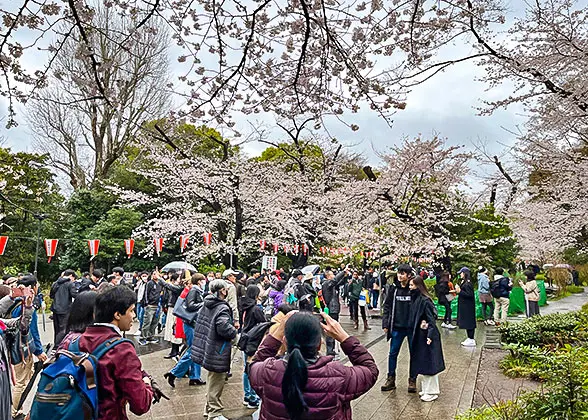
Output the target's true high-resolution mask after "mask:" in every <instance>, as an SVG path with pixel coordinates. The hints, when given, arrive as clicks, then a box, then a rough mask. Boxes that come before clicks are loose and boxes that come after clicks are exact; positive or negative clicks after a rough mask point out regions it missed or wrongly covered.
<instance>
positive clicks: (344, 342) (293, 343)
mask: <svg viewBox="0 0 588 420" xmlns="http://www.w3.org/2000/svg"><path fill="white" fill-rule="evenodd" d="M321 315H322V317H323V318H324V321H325V324H323V325H321V323H320V322H319V319H318V318H317V316H316V315H313V314H312V313H307V312H290V313H289V314H288V315H287V317H286V318H285V322H282V323H281V324H280V325H279V327H278V328H277V329H276V330H275V331H273V332H272V334H270V335H267V336H266V337H265V339H264V340H263V342H262V343H261V345H260V347H259V349H258V351H257V353H256V354H255V356H254V358H253V362H252V364H251V366H250V368H249V380H250V382H251V385H252V386H253V388H254V389H255V391H256V392H257V394H258V395H259V396H260V398H261V411H260V415H259V418H260V420H287V419H293V420H303V419H313V420H329V419H337V420H339V419H351V418H352V412H351V400H353V399H356V398H358V397H359V396H361V395H363V394H365V393H366V392H367V391H368V390H369V389H370V388H371V387H373V386H374V384H375V383H376V380H377V379H378V368H377V366H376V363H375V362H374V359H373V357H372V356H371V354H370V353H369V352H368V350H367V349H366V348H365V347H364V346H363V345H362V344H361V343H360V342H359V340H358V339H357V338H355V337H351V336H349V334H347V333H346V332H345V330H344V329H343V328H342V327H341V325H340V324H339V323H338V322H337V321H335V320H334V319H332V318H331V317H329V316H328V315H326V314H324V313H323V314H321ZM323 330H324V332H325V333H326V334H327V335H329V336H330V337H332V338H334V339H335V340H337V341H339V342H340V343H341V349H342V350H343V352H344V353H345V354H346V355H347V356H348V357H349V361H350V362H351V363H352V365H353V366H345V365H343V364H342V363H340V362H337V361H334V360H333V356H320V355H319V354H318V351H319V349H320V346H321V338H322V331H323ZM284 338H285V339H286V343H287V349H288V352H287V354H286V356H285V357H283V358H277V357H276V354H277V352H278V349H279V348H280V346H281V344H282V341H283V339H284Z"/></svg>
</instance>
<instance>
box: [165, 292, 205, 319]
mask: <svg viewBox="0 0 588 420" xmlns="http://www.w3.org/2000/svg"><path fill="white" fill-rule="evenodd" d="M203 304H204V302H200V303H197V304H196V306H197V309H196V310H195V311H194V312H191V311H189V310H188V309H186V298H178V300H177V301H176V304H175V306H174V310H173V312H172V313H173V314H174V315H175V316H176V317H178V318H180V319H181V320H182V321H184V322H186V323H188V324H191V323H193V322H194V320H195V319H196V317H197V316H198V312H200V308H202V305H203Z"/></svg>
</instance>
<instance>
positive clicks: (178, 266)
mask: <svg viewBox="0 0 588 420" xmlns="http://www.w3.org/2000/svg"><path fill="white" fill-rule="evenodd" d="M185 270H190V271H191V272H193V273H196V272H198V270H197V269H196V267H194V266H193V265H192V264H188V263H187V262H186V261H174V262H170V263H169V264H166V265H165V267H163V268H162V269H161V271H162V272H164V273H167V272H170V271H185Z"/></svg>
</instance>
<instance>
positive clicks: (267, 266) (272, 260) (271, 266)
mask: <svg viewBox="0 0 588 420" xmlns="http://www.w3.org/2000/svg"><path fill="white" fill-rule="evenodd" d="M276 268H278V257H276V256H274V255H264V256H263V259H262V260H261V269H262V270H269V271H275V270H276Z"/></svg>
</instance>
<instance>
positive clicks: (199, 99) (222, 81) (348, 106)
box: [0, 0, 503, 129]
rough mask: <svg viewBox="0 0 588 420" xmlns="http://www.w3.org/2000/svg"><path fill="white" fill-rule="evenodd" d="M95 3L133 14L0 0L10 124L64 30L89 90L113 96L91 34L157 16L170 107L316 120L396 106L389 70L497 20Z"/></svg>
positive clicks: (346, 10) (412, 68) (444, 7)
mask: <svg viewBox="0 0 588 420" xmlns="http://www.w3.org/2000/svg"><path fill="white" fill-rule="evenodd" d="M104 5H105V6H106V7H108V8H110V9H111V13H112V14H114V15H116V14H121V15H125V16H130V17H132V18H133V19H134V25H133V26H132V27H128V28H125V29H124V30H121V31H112V32H110V33H109V32H107V31H106V30H105V28H104V27H103V25H101V24H98V23H97V22H96V21H95V20H94V19H93V16H94V14H95V3H88V2H82V1H78V0H68V1H66V2H64V3H59V2H53V1H47V2H36V1H32V0H18V1H12V2H9V3H7V4H3V5H2V6H0V14H1V15H2V18H3V20H2V21H3V27H2V33H1V35H0V65H1V74H2V80H3V81H2V85H1V86H2V89H1V91H2V94H4V95H5V96H7V97H8V99H9V101H10V106H9V113H10V116H11V118H10V121H9V125H13V124H15V120H14V118H13V117H14V101H15V100H21V101H25V100H26V99H27V98H28V97H29V96H30V95H31V93H32V91H35V90H36V89H37V88H39V87H42V86H44V85H45V84H46V83H47V78H48V75H49V74H50V73H51V71H52V67H53V63H54V62H55V60H57V57H59V56H60V55H61V54H63V53H64V51H63V47H64V45H65V43H66V42H67V40H68V39H69V38H70V37H79V38H80V39H81V40H82V46H81V48H80V50H79V54H80V55H82V56H83V57H85V59H86V64H87V68H88V70H89V71H90V72H91V73H92V74H93V75H94V78H93V83H92V86H93V91H92V92H91V96H92V97H95V98H100V100H103V101H105V102H107V103H115V102H116V101H115V99H116V98H115V94H114V92H112V91H109V89H108V88H107V86H106V85H105V71H106V70H107V68H108V66H107V63H104V62H102V61H101V60H100V57H99V55H98V54H97V53H98V52H97V51H96V49H95V48H94V47H93V45H92V42H91V37H92V34H94V33H104V34H106V35H107V36H110V37H111V38H112V40H113V41H114V42H120V43H123V44H124V43H126V42H127V41H132V40H133V39H134V38H135V37H136V36H137V33H139V32H140V31H141V30H142V29H144V27H147V26H148V25H149V22H150V21H151V20H152V19H153V18H155V17H158V18H159V19H162V20H163V21H164V22H165V25H166V26H167V28H168V30H170V31H171V34H172V35H171V39H172V40H173V41H174V42H175V43H176V44H177V46H178V47H179V48H180V49H181V51H180V52H179V53H178V57H177V60H178V62H179V63H180V64H183V65H184V72H183V73H182V74H181V75H180V80H179V82H180V84H179V85H178V86H176V87H175V89H176V91H177V93H178V96H179V97H183V98H184V99H185V105H186V106H185V108H184V109H183V110H182V112H181V113H180V115H181V116H184V115H186V116H189V117H191V118H193V120H202V119H203V118H205V117H206V119H207V120H212V121H216V122H222V123H223V124H225V125H228V126H230V125H232V124H233V120H232V117H233V115H234V113H235V112H241V113H245V114H255V113H258V112H266V111H268V110H272V111H274V112H276V113H277V114H278V115H280V116H283V117H287V118H289V117H292V116H297V115H301V114H306V113H308V114H311V115H312V116H314V117H316V118H318V119H319V120H320V118H321V117H322V116H323V115H325V114H334V115H341V114H343V113H344V112H345V111H347V110H350V111H351V112H357V111H358V110H359V108H360V107H362V106H368V107H370V108H371V109H373V110H374V111H375V112H378V113H380V114H381V115H382V116H383V117H385V118H388V117H389V116H390V115H391V114H392V113H394V112H395V110H398V109H403V108H404V107H405V99H406V98H405V96H406V93H407V91H408V90H409V89H410V88H409V87H408V86H406V85H405V84H404V85H403V84H401V83H399V81H400V80H401V79H402V78H403V77H404V76H405V75H406V73H410V74H413V73H416V75H417V76H420V75H421V74H422V71H423V70H422V67H423V66H424V65H426V64H430V67H429V68H430V69H432V71H433V72H435V71H437V70H440V69H442V68H444V67H445V66H447V65H449V63H448V62H440V61H435V56H436V52H437V51H438V50H439V48H441V47H442V46H444V45H451V44H452V43H453V42H454V41H455V39H456V38H459V37H462V36H464V35H467V34H468V31H469V29H468V28H469V25H470V23H471V22H472V21H473V22H474V23H475V24H476V27H477V28H478V29H477V30H478V31H480V32H482V33H485V28H487V27H488V24H489V23H491V22H499V21H501V20H502V19H503V16H502V11H501V9H500V7H499V6H498V5H497V2H496V1H494V0H478V1H476V2H474V3H472V2H469V1H468V0H458V1H448V0H442V1H440V2H423V1H421V0H408V1H405V2H399V1H392V2H382V1H379V0H372V1H370V2H367V1H359V2H356V1H346V0H317V1H309V0H295V1H293V2H286V3H276V2H270V1H269V0H257V1H254V2H250V3H248V4H245V3H241V2H229V3H226V2H215V1H212V2H211V1H209V0H198V1H190V2H188V1H184V0H181V1H170V0H155V1H154V2H145V1H139V0H107V1H104ZM37 48H42V49H44V50H46V52H47V61H46V62H45V63H36V64H35V65H33V66H29V65H28V64H29V63H31V61H30V59H29V58H28V57H30V56H31V55H33V54H35V53H36V49H37ZM477 56H478V54H474V55H472V57H460V59H459V60H465V59H469V58H475V57H477ZM453 61H455V60H453ZM348 124H349V125H350V127H351V128H353V129H357V128H358V127H357V125H356V124H352V123H348Z"/></svg>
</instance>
